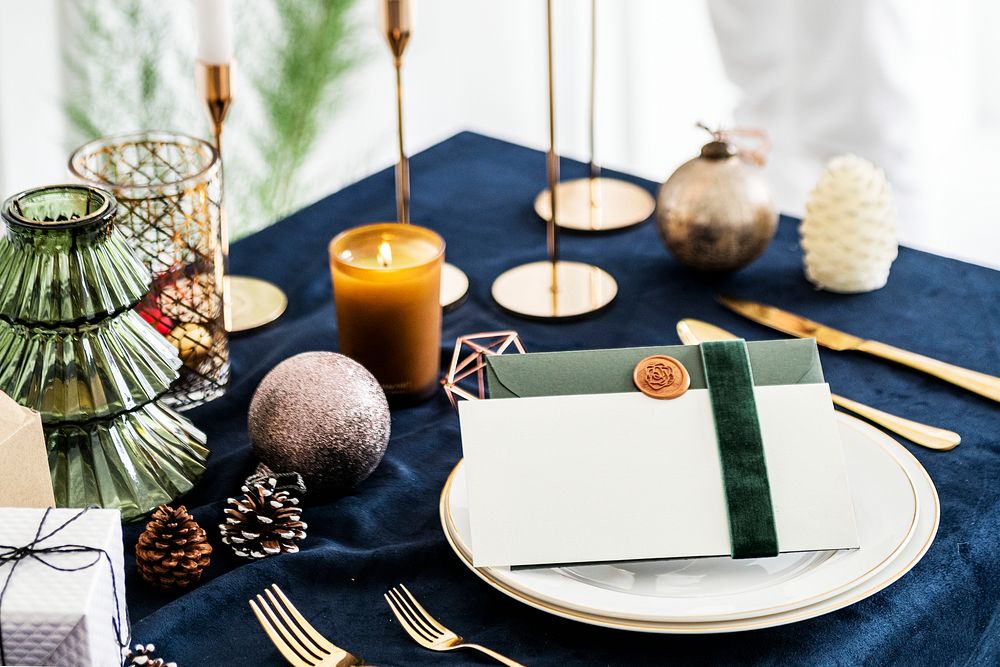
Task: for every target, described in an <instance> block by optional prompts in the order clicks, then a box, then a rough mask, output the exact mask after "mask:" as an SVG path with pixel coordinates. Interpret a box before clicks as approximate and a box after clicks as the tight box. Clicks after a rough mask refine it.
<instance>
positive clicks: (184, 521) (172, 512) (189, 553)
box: [135, 505, 212, 589]
mask: <svg viewBox="0 0 1000 667" xmlns="http://www.w3.org/2000/svg"><path fill="white" fill-rule="evenodd" d="M211 555H212V545H211V544H209V543H208V539H207V537H206V535H205V530H204V529H203V528H202V527H201V526H199V525H198V524H197V523H196V522H195V520H194V519H193V518H192V517H191V515H190V514H188V511H187V509H185V508H184V506H183V505H182V506H180V507H178V508H177V509H174V508H173V507H170V506H169V505H160V506H159V507H157V508H156V511H155V512H153V516H152V518H151V519H150V520H149V523H148V524H146V530H144V531H143V532H142V535H140V536H139V542H138V543H137V544H136V545H135V564H136V567H137V568H138V570H139V574H140V575H141V576H142V578H143V579H144V580H145V581H147V582H148V583H150V584H152V585H153V586H156V587H158V588H164V589H171V588H187V587H188V586H190V585H191V584H193V583H195V582H196V581H198V580H199V579H201V573H202V571H203V570H204V569H205V568H206V567H208V564H209V562H210V561H211Z"/></svg>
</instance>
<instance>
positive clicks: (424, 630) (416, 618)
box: [389, 588, 441, 641]
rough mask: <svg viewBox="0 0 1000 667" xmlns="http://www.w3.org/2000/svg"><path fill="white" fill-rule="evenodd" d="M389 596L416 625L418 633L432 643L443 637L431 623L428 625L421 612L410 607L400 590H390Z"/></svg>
mask: <svg viewBox="0 0 1000 667" xmlns="http://www.w3.org/2000/svg"><path fill="white" fill-rule="evenodd" d="M389 594H390V595H392V596H393V597H395V599H396V604H398V605H399V607H400V608H401V609H402V610H403V612H404V613H405V614H406V615H407V616H408V617H409V619H410V622H411V623H412V624H413V625H414V627H415V628H416V629H417V630H418V631H420V633H421V634H423V635H424V636H425V637H427V638H428V639H429V640H431V641H433V640H436V639H437V638H438V637H440V636H441V633H440V632H438V631H437V630H436V629H435V628H433V627H432V626H431V625H430V624H429V623H427V621H425V620H424V619H422V618H421V617H420V614H419V612H417V610H416V609H414V608H413V607H412V606H410V604H409V603H408V602H407V600H406V598H404V597H403V594H402V593H400V592H399V589H398V588H392V589H390V590H389Z"/></svg>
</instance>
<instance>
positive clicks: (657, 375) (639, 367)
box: [632, 354, 691, 398]
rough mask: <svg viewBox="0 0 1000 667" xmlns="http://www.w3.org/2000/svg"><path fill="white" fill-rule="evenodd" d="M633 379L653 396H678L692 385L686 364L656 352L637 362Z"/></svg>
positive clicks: (640, 388)
mask: <svg viewBox="0 0 1000 667" xmlns="http://www.w3.org/2000/svg"><path fill="white" fill-rule="evenodd" d="M632 380H633V381H634V382H635V386H636V387H638V388H639V391H641V392H642V393H644V394H645V395H646V396H651V397H653V398H677V397H678V396H680V395H681V394H683V393H684V392H686V391H687V390H688V387H690V386H691V376H690V375H688V372H687V369H686V368H684V364H682V363H681V362H679V361H677V360H676V359H674V358H673V357H668V356H667V355H665V354H654V355H653V356H651V357H646V358H645V359H643V360H642V361H640V362H639V363H637V364H636V365H635V370H634V371H632Z"/></svg>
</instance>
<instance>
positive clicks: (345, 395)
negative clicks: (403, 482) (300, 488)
mask: <svg viewBox="0 0 1000 667" xmlns="http://www.w3.org/2000/svg"><path fill="white" fill-rule="evenodd" d="M249 434H250V442H251V444H252V445H253V448H254V452H255V453H256V454H257V456H258V458H260V460H261V462H262V463H264V464H265V465H267V466H268V467H270V468H271V469H272V470H274V471H275V472H297V473H299V474H300V475H302V477H303V478H304V479H305V482H306V489H307V491H308V493H309V495H310V496H312V495H313V494H316V495H334V494H340V493H346V492H347V491H350V490H351V489H353V488H354V487H355V486H357V485H358V484H360V483H361V482H363V481H364V480H365V479H367V478H368V476H369V475H370V474H371V473H372V471H373V470H375V468H376V467H377V466H378V464H379V463H380V462H381V461H382V456H383V455H384V454H385V449H386V447H387V446H388V444H389V404H388V403H387V402H386V399H385V393H384V392H383V391H382V388H381V387H380V386H379V384H378V382H377V381H376V380H375V377H374V376H373V375H372V374H371V373H369V372H368V370H367V369H366V368H365V367H364V366H362V365H361V364H359V363H357V362H356V361H354V360H353V359H350V358H348V357H345V356H344V355H342V354H337V353H335V352H305V353H302V354H298V355H296V356H294V357H291V358H289V359H286V360H285V361H282V362H281V363H280V364H278V365H277V366H275V367H274V368H273V369H271V371H270V372H269V373H268V374H267V375H266V376H264V379H263V380H261V383H260V385H258V387H257V391H256V392H254V395H253V399H252V400H251V401H250V417H249Z"/></svg>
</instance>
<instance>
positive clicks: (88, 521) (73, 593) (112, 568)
mask: <svg viewBox="0 0 1000 667" xmlns="http://www.w3.org/2000/svg"><path fill="white" fill-rule="evenodd" d="M46 512H48V514H47V516H46ZM43 517H44V524H43V525H42V527H41V533H40V536H41V537H43V538H44V539H41V540H40V541H38V542H37V543H35V544H34V545H33V547H34V549H35V553H36V555H37V557H38V558H41V559H44V561H45V562H42V561H40V560H38V559H37V558H32V557H28V558H22V559H21V560H19V561H17V562H16V563H14V562H9V561H6V560H4V558H3V556H6V555H9V554H10V552H11V548H20V547H23V546H25V545H29V544H31V543H32V542H33V541H34V539H35V535H36V533H37V531H38V529H39V524H40V523H41V522H42V520H43ZM64 524H65V525H64ZM61 526H62V528H61V529H60V527H61ZM0 545H2V546H0V584H2V582H4V581H6V580H7V577H8V575H11V576H10V582H9V584H8V586H7V590H6V592H5V593H4V595H3V604H2V608H0V632H2V639H3V644H2V646H3V658H4V660H5V661H6V662H5V663H3V664H8V665H73V666H74V667H111V666H114V665H121V663H122V643H125V642H126V640H127V638H128V614H127V613H126V610H125V572H124V558H123V554H122V529H121V514H120V513H119V512H118V510H105V509H90V510H80V509H50V510H43V509H26V508H2V509H0ZM68 545H75V546H82V547H85V548H87V550H86V551H76V552H72V551H69V547H68ZM53 547H62V548H63V549H66V551H59V549H53ZM104 554H107V557H105V555H104ZM45 563H49V564H50V565H51V566H52V567H50V566H49V565H46V564H45ZM88 565H89V567H83V569H79V570H76V571H64V570H65V569H66V568H70V569H72V568H79V567H82V566H88ZM11 568H14V569H13V572H11ZM55 568H62V570H59V569H55ZM116 624H117V625H118V628H117V629H116V627H115V625H116ZM120 642H121V643H120Z"/></svg>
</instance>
